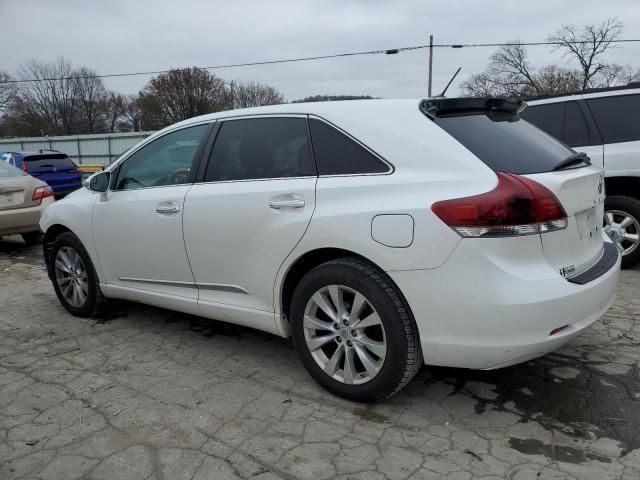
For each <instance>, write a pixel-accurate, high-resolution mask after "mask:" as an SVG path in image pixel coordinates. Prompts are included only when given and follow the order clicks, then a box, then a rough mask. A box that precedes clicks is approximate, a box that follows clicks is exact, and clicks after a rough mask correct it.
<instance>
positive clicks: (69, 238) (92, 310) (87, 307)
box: [47, 232, 107, 317]
mask: <svg viewBox="0 0 640 480" xmlns="http://www.w3.org/2000/svg"><path fill="white" fill-rule="evenodd" d="M63 247H70V248H72V249H73V250H75V251H76V252H77V254H78V255H79V256H80V258H81V259H82V263H83V264H84V267H85V270H86V273H87V284H88V292H87V297H86V300H85V302H84V303H83V304H82V305H81V306H77V307H76V306H73V305H71V304H70V303H69V302H68V301H67V299H66V298H65V297H64V295H63V294H62V291H61V289H60V285H58V282H57V281H56V275H55V259H56V256H57V254H58V251H59V250H60V249H61V248H63ZM47 268H48V270H49V278H51V282H52V283H53V288H54V290H55V292H56V295H57V297H58V300H60V303H61V304H62V306H63V307H64V308H66V309H67V311H68V312H69V313H71V314H72V315H75V316H77V317H95V316H98V315H100V314H101V313H102V312H103V311H104V309H105V307H106V303H107V301H106V298H105V297H104V295H103V294H102V291H101V290H100V282H99V280H98V275H97V274H96V271H95V268H94V266H93V263H92V262H91V257H89V254H88V253H87V250H86V249H85V248H84V245H82V242H81V241H80V240H79V239H78V237H76V236H75V235H74V234H73V233H70V232H65V233H62V234H60V235H58V236H57V237H56V238H55V240H54V241H53V243H52V245H51V250H50V252H49V255H48V265H47Z"/></svg>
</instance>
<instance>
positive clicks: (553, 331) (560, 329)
mask: <svg viewBox="0 0 640 480" xmlns="http://www.w3.org/2000/svg"><path fill="white" fill-rule="evenodd" d="M568 326H569V325H563V326H562V327H558V328H554V329H553V330H551V332H550V333H549V336H551V335H555V334H556V333H558V332H561V331H562V330H564V329H565V328H567V327H568Z"/></svg>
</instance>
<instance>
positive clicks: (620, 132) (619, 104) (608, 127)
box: [587, 95, 640, 143]
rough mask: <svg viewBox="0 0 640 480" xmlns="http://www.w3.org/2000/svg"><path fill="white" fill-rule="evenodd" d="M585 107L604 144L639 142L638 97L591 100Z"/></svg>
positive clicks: (624, 96)
mask: <svg viewBox="0 0 640 480" xmlns="http://www.w3.org/2000/svg"><path fill="white" fill-rule="evenodd" d="M587 105H589V109H590V110H591V113H592V114H593V116H594V118H595V120H596V123H597V124H598V129H599V130H600V134H601V135H602V138H603V140H604V143H617V142H632V141H634V140H640V95H619V96H617V97H602V98H591V99H588V100H587Z"/></svg>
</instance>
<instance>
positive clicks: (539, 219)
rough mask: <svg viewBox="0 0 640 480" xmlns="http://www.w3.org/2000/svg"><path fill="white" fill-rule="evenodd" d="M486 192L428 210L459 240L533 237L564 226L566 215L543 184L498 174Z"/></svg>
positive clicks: (437, 204) (444, 202)
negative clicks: (467, 238) (494, 184)
mask: <svg viewBox="0 0 640 480" xmlns="http://www.w3.org/2000/svg"><path fill="white" fill-rule="evenodd" d="M497 176H498V185H497V186H496V188H494V189H493V190H491V191H490V192H487V193H482V194H480V195H474V196H471V197H464V198H456V199H452V200H444V201H441V202H436V203H434V204H433V205H432V207H431V210H433V213H435V214H436V215H437V216H438V217H439V218H440V219H441V220H442V221H443V222H444V223H446V224H447V225H449V226H450V227H451V228H453V229H454V230H455V231H456V232H458V234H459V235H460V236H462V237H509V236H520V235H532V234H538V233H543V232H550V231H554V230H562V229H563V228H566V227H567V214H566V212H565V211H564V208H563V207H562V205H561V204H560V201H559V200H558V198H557V197H556V196H555V195H554V194H553V192H551V190H549V189H548V188H546V187H545V186H544V185H541V184H539V183H537V182H535V181H533V180H531V179H529V178H526V177H521V176H519V175H515V174H512V173H502V172H498V173H497Z"/></svg>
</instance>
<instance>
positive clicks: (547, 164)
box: [421, 99, 605, 277]
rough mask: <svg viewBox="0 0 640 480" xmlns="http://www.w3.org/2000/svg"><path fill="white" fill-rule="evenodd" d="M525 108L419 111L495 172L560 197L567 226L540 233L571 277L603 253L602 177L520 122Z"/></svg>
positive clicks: (477, 102) (450, 103) (469, 105)
mask: <svg viewBox="0 0 640 480" xmlns="http://www.w3.org/2000/svg"><path fill="white" fill-rule="evenodd" d="M525 106H526V104H524V103H522V102H510V101H505V100H500V99H435V100H427V101H425V102H423V103H422V104H421V109H422V111H423V112H424V113H425V114H426V115H427V116H429V117H430V118H431V119H432V120H433V121H434V122H435V123H437V124H438V125H439V126H440V127H441V128H443V129H444V130H445V131H447V132H448V133H449V134H450V135H452V136H453V137H454V138H455V139H456V140H458V141H459V142H460V143H462V144H463V145H464V146H465V147H466V148H467V149H469V150H470V151H471V152H472V153H473V154H474V155H475V156H477V157H478V158H479V159H480V160H482V161H483V162H484V163H485V164H486V165H487V166H488V167H490V168H491V169H492V170H494V171H495V172H503V173H507V174H515V176H514V177H517V178H522V179H525V181H526V180H527V179H528V180H533V181H534V182H537V183H538V184H540V185H542V186H543V187H546V189H548V190H550V191H551V192H552V193H553V194H554V195H555V196H556V197H557V199H558V200H559V202H560V204H561V205H562V207H563V208H564V211H565V212H566V216H567V222H566V228H561V229H554V230H553V231H544V229H541V230H540V231H541V232H542V233H539V235H540V239H541V242H542V248H543V252H544V256H545V258H546V260H547V261H548V263H549V264H550V265H551V266H553V267H554V268H556V269H557V271H558V272H559V273H560V274H561V275H563V276H564V277H572V276H575V275H577V274H579V273H581V272H583V271H584V270H586V269H588V268H589V267H590V266H592V265H593V264H594V263H596V262H597V261H598V260H599V259H600V257H601V256H602V253H603V237H602V231H601V230H602V225H603V215H604V196H605V193H604V173H603V170H602V169H601V168H599V167H595V166H592V165H591V162H590V160H589V158H588V157H587V156H586V155H585V154H582V153H577V152H575V151H574V150H572V149H570V148H569V147H567V146H566V145H564V144H563V143H561V142H559V141H558V140H556V139H555V138H553V137H551V136H550V135H548V134H547V133H545V132H543V131H542V130H540V129H538V128H537V127H535V126H533V125H532V124H530V123H529V122H526V121H525V120H522V119H520V117H519V112H520V111H521V110H522V108H524V107H525Z"/></svg>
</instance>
